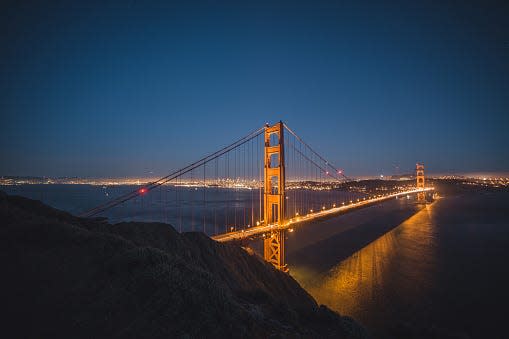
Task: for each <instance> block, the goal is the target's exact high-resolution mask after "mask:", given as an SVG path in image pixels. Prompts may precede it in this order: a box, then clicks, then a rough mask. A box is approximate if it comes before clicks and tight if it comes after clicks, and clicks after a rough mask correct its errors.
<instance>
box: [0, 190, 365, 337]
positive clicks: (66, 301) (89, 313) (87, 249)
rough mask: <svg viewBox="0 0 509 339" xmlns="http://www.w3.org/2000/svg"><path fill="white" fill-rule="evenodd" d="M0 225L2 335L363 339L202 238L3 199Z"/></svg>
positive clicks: (258, 266) (295, 291)
mask: <svg viewBox="0 0 509 339" xmlns="http://www.w3.org/2000/svg"><path fill="white" fill-rule="evenodd" d="M0 220H1V226H0V265H1V271H2V275H1V278H0V281H1V282H0V285H1V286H0V287H1V288H0V291H1V292H0V299H1V301H2V308H3V312H2V313H3V314H4V315H3V316H2V319H1V323H2V337H32V338H43V337H44V338H55V337H68V338H76V337H87V338H97V337H133V338H140V337H150V338H154V337H165V338H170V337H263V338H265V337H271V336H272V337H292V338H294V337H336V338H361V337H364V336H365V332H364V330H363V329H362V327H360V326H359V325H357V324H356V323H355V322H354V321H353V320H351V319H349V318H347V317H340V316H339V315H338V314H337V313H334V312H332V311H331V310H329V309H327V308H326V307H324V306H318V305H317V304H316V302H315V301H314V300H313V298H312V297H311V296H310V295H309V294H308V293H307V292H306V291H304V290H303V289H302V288H301V287H300V286H299V285H298V284H297V282H295V280H293V279H292V278H291V277H290V276H289V275H287V274H285V273H282V272H279V271H277V270H275V269H274V268H273V267H272V266H270V265H269V264H267V263H265V262H264V261H263V260H262V259H260V258H259V257H258V256H256V255H252V254H249V253H248V252H246V251H245V250H243V249H242V248H240V247H238V246H235V245H230V244H219V243H216V242H214V241H212V240H210V239H209V238H207V237H206V236H205V235H203V234H200V233H185V234H179V233H177V232H176V231H175V230H174V229H173V228H171V227H170V226H169V225H166V224H159V223H121V224H116V225H110V224H106V223H101V222H98V221H90V220H85V219H80V218H77V217H74V216H72V215H70V214H67V213H65V212H62V211H58V210H55V209H52V208H50V207H48V206H45V205H43V204H42V203H40V202H38V201H34V200H29V199H25V198H21V197H15V196H7V195H5V194H3V193H1V192H0ZM7 334H9V336H6V335H7Z"/></svg>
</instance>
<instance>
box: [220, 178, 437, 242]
mask: <svg viewBox="0 0 509 339" xmlns="http://www.w3.org/2000/svg"><path fill="white" fill-rule="evenodd" d="M434 189H435V188H434V187H426V188H424V189H412V190H408V191H403V192H397V193H392V194H387V195H383V196H381V197H380V196H379V197H375V198H371V199H368V200H360V201H358V202H352V203H350V204H348V205H341V206H339V207H332V208H329V209H326V210H321V211H318V212H314V213H309V214H307V215H303V216H296V217H295V218H292V219H289V220H288V221H287V222H286V223H285V224H283V225H277V224H269V225H260V226H254V227H249V228H245V229H242V230H238V231H233V232H228V233H224V234H219V235H215V236H212V239H214V240H216V241H219V242H227V241H233V240H242V239H245V238H248V237H252V236H255V235H258V234H262V233H268V232H270V231H273V230H278V229H289V228H291V227H293V226H295V225H296V224H299V223H303V222H307V221H311V220H314V219H318V218H321V217H324V216H330V215H334V214H340V213H347V212H351V211H354V210H356V209H359V208H361V207H366V206H369V205H374V204H376V203H381V202H383V201H387V200H390V199H393V198H396V197H400V196H404V195H410V194H416V193H419V192H427V191H432V190H434Z"/></svg>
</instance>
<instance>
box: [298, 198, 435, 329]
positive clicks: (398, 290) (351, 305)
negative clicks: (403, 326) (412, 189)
mask: <svg viewBox="0 0 509 339" xmlns="http://www.w3.org/2000/svg"><path fill="white" fill-rule="evenodd" d="M436 203H437V202H435V203H434V204H436ZM434 204H430V205H426V206H425V207H423V208H422V209H421V210H420V211H419V212H417V213H416V214H414V215H413V216H411V217H410V218H409V219H407V220H405V221H404V222H403V223H401V224H400V225H399V226H398V227H396V228H394V229H393V230H392V231H390V232H388V233H386V234H384V235H383V236H382V237H380V238H378V239H377V240H375V241H374V242H372V243H371V244H369V245H368V246H366V247H364V248H362V249H361V250H359V251H357V252H355V253H354V254H353V255H351V256H350V257H349V258H347V259H346V260H343V261H342V262H340V263H339V264H337V265H336V266H335V267H333V268H332V269H330V270H329V271H327V272H325V273H324V274H320V275H311V274H310V273H311V272H303V271H302V270H300V269H299V267H298V266H297V267H292V275H293V276H294V277H295V278H296V279H297V280H298V281H299V282H300V283H301V284H302V285H303V286H304V287H305V288H306V290H307V291H308V292H309V293H310V294H311V295H313V296H314V297H315V298H316V299H317V301H318V302H319V303H321V304H325V305H327V306H329V307H330V308H332V309H333V310H336V311H338V312H339V313H341V314H344V315H349V316H352V317H354V318H355V319H359V320H361V322H363V323H365V324H366V325H367V326H368V327H372V326H373V327H374V328H377V327H378V326H377V325H378V324H377V323H379V322H384V321H388V320H389V319H394V317H395V316H396V314H394V313H395V312H398V310H396V309H391V305H399V308H398V309H402V307H401V305H402V304H405V305H406V307H403V309H405V310H406V313H407V314H406V317H407V318H408V317H410V318H411V317H412V316H413V315H412V309H413V308H414V307H413V305H416V304H417V303H419V304H420V305H419V307H421V308H422V306H423V300H422V298H423V296H424V295H425V294H426V290H427V289H429V288H430V287H431V286H430V285H431V284H433V276H432V271H433V266H434V264H435V261H436V258H435V250H436V246H435V242H434V238H435V233H436V229H435V225H434V222H433V211H434ZM396 299H397V300H396ZM424 304H425V302H424ZM368 306H369V309H367V308H368Z"/></svg>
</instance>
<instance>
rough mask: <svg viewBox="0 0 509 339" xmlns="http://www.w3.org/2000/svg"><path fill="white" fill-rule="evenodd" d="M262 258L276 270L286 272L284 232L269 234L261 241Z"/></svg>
mask: <svg viewBox="0 0 509 339" xmlns="http://www.w3.org/2000/svg"><path fill="white" fill-rule="evenodd" d="M263 256H264V258H265V260H266V261H268V262H270V263H271V264H272V265H274V267H276V268H277V269H278V270H281V271H284V272H288V267H287V265H286V263H285V231H284V230H278V231H273V232H271V234H270V236H269V237H267V238H265V239H264V241H263Z"/></svg>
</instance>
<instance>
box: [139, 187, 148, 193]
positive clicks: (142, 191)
mask: <svg viewBox="0 0 509 339" xmlns="http://www.w3.org/2000/svg"><path fill="white" fill-rule="evenodd" d="M138 193H140V194H145V193H147V189H146V188H145V187H142V188H140V189H139V190H138Z"/></svg>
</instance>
